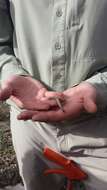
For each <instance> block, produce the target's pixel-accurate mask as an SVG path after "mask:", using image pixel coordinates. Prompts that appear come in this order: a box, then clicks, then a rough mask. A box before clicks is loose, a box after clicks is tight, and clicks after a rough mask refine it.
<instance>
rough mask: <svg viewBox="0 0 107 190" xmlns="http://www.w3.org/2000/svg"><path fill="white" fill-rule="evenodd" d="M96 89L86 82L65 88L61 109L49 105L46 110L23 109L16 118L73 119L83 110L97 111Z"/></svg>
mask: <svg viewBox="0 0 107 190" xmlns="http://www.w3.org/2000/svg"><path fill="white" fill-rule="evenodd" d="M96 94H97V92H96V89H95V87H94V86H92V85H91V84H89V83H87V82H83V83H81V84H80V85H78V86H76V87H73V88H70V89H68V90H65V91H64V92H63V95H64V101H63V102H62V103H63V110H64V111H62V110H61V109H60V108H58V107H53V108H52V107H51V109H50V110H47V111H28V110H27V111H24V112H22V113H20V114H19V116H18V119H23V120H28V119H32V120H33V121H43V122H57V121H64V120H73V119H74V118H77V117H78V116H80V114H81V113H82V112H83V111H85V112H89V113H94V112H96V111H97V105H96Z"/></svg>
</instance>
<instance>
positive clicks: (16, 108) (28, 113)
mask: <svg viewBox="0 0 107 190" xmlns="http://www.w3.org/2000/svg"><path fill="white" fill-rule="evenodd" d="M106 18H107V1H106V0H103V1H100V0H97V1H93V0H90V1H88V0H46V1H44V0H39V1H37V0H29V1H25V0H23V1H21V0H18V1H17V0H14V1H13V0H9V1H8V0H0V81H1V82H0V83H1V89H0V100H1V101H5V100H6V101H7V103H8V104H9V105H10V120H11V124H10V125H11V132H12V139H13V145H14V148H15V151H16V155H17V160H18V165H19V170H20V175H21V177H22V179H23V183H24V187H25V190H35V189H36V190H49V189H51V190H59V189H60V188H61V187H62V184H63V177H62V176H59V175H49V176H47V177H45V176H44V175H43V172H44V170H45V169H46V168H53V167H54V166H55V164H54V163H52V162H50V161H48V160H47V159H46V158H44V156H43V154H42V150H43V147H44V146H46V145H47V146H49V147H50V148H52V149H54V150H56V151H58V152H61V153H63V154H64V155H65V156H67V157H68V158H69V159H73V160H74V161H76V162H77V163H78V164H79V165H80V167H81V168H82V169H83V170H84V171H85V172H86V173H87V174H88V179H87V180H85V181H84V184H85V188H86V190H101V189H102V190H106V189H107V127H106V126H107V98H106V97H107V24H106ZM54 97H57V98H58V99H59V100H60V102H61V105H62V107H63V110H61V109H60V108H59V107H58V105H57V101H56V99H55V98H54ZM78 189H80V188H79V187H78ZM75 190H77V188H75Z"/></svg>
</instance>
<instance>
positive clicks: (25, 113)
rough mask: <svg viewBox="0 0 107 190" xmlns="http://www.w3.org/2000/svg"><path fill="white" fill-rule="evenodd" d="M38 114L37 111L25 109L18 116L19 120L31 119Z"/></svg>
mask: <svg viewBox="0 0 107 190" xmlns="http://www.w3.org/2000/svg"><path fill="white" fill-rule="evenodd" d="M34 114H36V111H23V112H21V113H20V114H19V115H18V116H17V119H18V120H29V119H32V116H33V115H34Z"/></svg>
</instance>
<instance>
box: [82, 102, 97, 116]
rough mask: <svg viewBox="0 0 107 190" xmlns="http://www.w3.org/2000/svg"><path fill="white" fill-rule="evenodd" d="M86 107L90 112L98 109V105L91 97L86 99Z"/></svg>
mask: <svg viewBox="0 0 107 190" xmlns="http://www.w3.org/2000/svg"><path fill="white" fill-rule="evenodd" d="M84 108H85V110H86V111H87V112H89V113H95V112H96V111H97V105H96V103H95V102H94V101H93V100H92V99H91V98H87V99H85V101H84Z"/></svg>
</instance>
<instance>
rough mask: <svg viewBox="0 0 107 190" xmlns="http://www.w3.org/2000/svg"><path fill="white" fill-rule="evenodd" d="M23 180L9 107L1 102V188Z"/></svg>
mask: <svg viewBox="0 0 107 190" xmlns="http://www.w3.org/2000/svg"><path fill="white" fill-rule="evenodd" d="M19 182H21V179H20V176H19V171H18V166H17V160H16V155H15V152H14V149H13V145H12V139H11V131H10V127H9V107H8V106H7V105H6V103H3V104H1V103H0V188H2V187H5V186H7V185H15V184H17V183H19Z"/></svg>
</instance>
